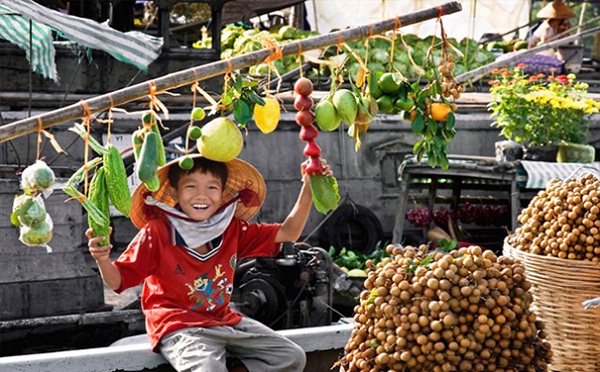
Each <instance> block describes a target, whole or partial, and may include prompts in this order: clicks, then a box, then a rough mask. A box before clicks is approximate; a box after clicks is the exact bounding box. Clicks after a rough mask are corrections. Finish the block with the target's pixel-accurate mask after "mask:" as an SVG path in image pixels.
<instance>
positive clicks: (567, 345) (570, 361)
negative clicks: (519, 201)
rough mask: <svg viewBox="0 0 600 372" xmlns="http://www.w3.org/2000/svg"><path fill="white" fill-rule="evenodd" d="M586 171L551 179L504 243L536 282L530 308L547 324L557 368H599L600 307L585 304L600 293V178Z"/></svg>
mask: <svg viewBox="0 0 600 372" xmlns="http://www.w3.org/2000/svg"><path fill="white" fill-rule="evenodd" d="M586 173H587V174H584V175H582V176H580V177H573V176H571V177H569V178H567V179H566V180H564V181H562V180H552V181H550V182H549V183H548V184H547V186H546V189H545V190H542V191H540V192H539V193H538V194H537V195H536V196H535V197H534V198H533V199H532V200H531V202H530V203H529V206H528V207H527V208H525V209H524V210H523V211H522V212H521V214H520V215H519V217H518V221H519V223H520V226H519V227H518V228H517V229H516V230H515V232H514V233H513V234H511V235H509V236H508V237H507V239H506V241H505V244H504V255H505V256H508V257H511V258H514V259H517V260H519V261H521V262H522V263H523V265H524V266H525V268H526V275H527V279H528V280H529V281H530V282H531V283H532V285H533V286H532V288H531V293H532V295H533V303H532V309H533V310H534V311H535V313H536V314H537V315H538V317H539V318H540V319H541V320H543V321H544V323H545V331H546V334H547V340H548V341H549V342H550V344H551V346H552V353H553V357H552V362H551V364H550V368H551V370H555V371H577V372H588V371H589V372H597V371H600V352H599V351H598V350H599V349H598V348H599V345H600V308H596V309H587V310H586V309H585V308H584V307H583V306H582V302H583V301H585V300H589V299H591V298H595V297H598V296H600V179H599V178H598V176H597V174H595V172H594V174H593V173H590V172H586Z"/></svg>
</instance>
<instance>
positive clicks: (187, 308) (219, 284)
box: [115, 217, 280, 351]
mask: <svg viewBox="0 0 600 372" xmlns="http://www.w3.org/2000/svg"><path fill="white" fill-rule="evenodd" d="M279 226H280V224H257V223H248V222H246V221H242V220H238V219H237V218H234V219H233V220H232V221H231V223H230V224H229V226H228V227H227V229H226V230H225V232H224V233H223V235H222V240H221V242H220V245H218V246H215V247H213V248H212V249H211V250H210V251H209V252H208V253H206V254H204V255H202V254H198V253H196V252H193V253H192V252H190V251H189V250H187V249H186V248H185V247H183V246H180V245H176V243H175V240H176V239H175V231H174V229H173V227H172V225H171V224H170V223H169V222H168V220H167V219H166V218H164V217H162V218H158V219H155V220H151V221H149V222H148V223H147V224H146V226H144V227H143V228H142V229H141V230H140V231H139V232H138V234H137V235H136V236H135V238H134V239H133V240H132V241H131V243H130V244H129V246H128V247H127V249H126V250H125V252H123V254H121V256H120V257H119V258H118V259H117V261H115V265H116V266H117V267H118V269H119V271H120V272H121V278H122V279H121V288H119V289H118V290H117V292H121V291H123V290H125V289H127V288H130V287H133V286H136V285H139V284H140V283H142V282H144V286H143V289H142V298H141V303H142V310H143V311H144V314H145V316H146V330H147V332H148V335H149V336H150V344H151V346H152V349H153V350H155V351H156V346H157V345H158V342H159V340H160V339H161V337H163V336H165V335H167V334H169V333H171V332H173V331H175V330H178V329H181V328H188V327H208V326H217V325H234V324H237V323H238V322H239V321H240V319H241V317H242V315H241V314H240V313H239V312H237V311H235V310H233V309H232V308H231V307H229V306H228V305H229V301H230V298H231V292H232V291H233V275H234V272H235V267H236V262H237V260H238V259H241V258H245V257H258V256H275V255H276V254H277V253H278V252H279V249H280V245H279V244H276V243H275V236H276V235H277V231H278V230H279Z"/></svg>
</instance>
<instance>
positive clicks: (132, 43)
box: [0, 0, 162, 71]
mask: <svg viewBox="0 0 600 372" xmlns="http://www.w3.org/2000/svg"><path fill="white" fill-rule="evenodd" d="M0 5H3V6H4V7H5V8H8V9H10V10H11V11H12V12H13V13H19V14H21V15H22V16H23V17H25V18H27V20H32V21H34V22H36V23H40V24H44V25H46V26H48V27H50V28H52V29H54V30H56V31H58V32H59V33H60V34H61V35H62V36H64V37H66V38H67V39H69V41H71V42H73V43H77V44H79V45H82V46H84V47H86V48H90V49H99V50H102V51H104V52H106V53H108V54H110V55H111V56H113V57H114V58H116V59H117V60H119V61H121V62H124V63H128V64H131V65H134V66H136V67H137V68H139V69H140V70H143V71H146V70H147V69H148V66H149V65H150V63H152V61H154V60H155V59H156V58H158V56H159V55H160V51H161V48H162V38H157V37H150V36H148V35H144V34H141V33H140V32H127V33H123V32H120V31H117V30H115V29H113V28H110V27H109V26H108V25H106V24H101V23H98V22H96V21H93V20H90V19H86V18H79V17H75V16H70V15H66V14H63V13H61V12H58V11H56V10H53V9H49V8H46V7H44V6H42V5H39V4H37V3H35V2H33V1H32V0H0ZM12 25H13V26H14V27H19V28H17V29H16V30H13V31H12V32H10V33H7V35H8V37H9V38H8V39H7V40H8V41H11V42H14V43H16V44H18V43H17V40H20V39H21V38H22V36H23V35H25V36H26V38H27V47H28V48H29V37H28V36H29V22H28V21H27V22H21V23H18V24H12ZM24 25H26V27H25V26H24ZM23 27H24V28H23ZM16 34H20V35H17V36H18V37H17V36H15V35H16ZM18 45H20V44H18Z"/></svg>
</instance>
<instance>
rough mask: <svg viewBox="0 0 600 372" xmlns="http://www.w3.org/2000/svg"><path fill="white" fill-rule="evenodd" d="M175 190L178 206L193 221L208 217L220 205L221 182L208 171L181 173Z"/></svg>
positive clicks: (221, 196) (221, 194) (221, 195)
mask: <svg viewBox="0 0 600 372" xmlns="http://www.w3.org/2000/svg"><path fill="white" fill-rule="evenodd" d="M175 191H176V193H175V196H176V198H177V202H178V203H179V207H180V208H181V210H182V211H183V212H184V213H185V214H187V215H188V216H189V217H190V218H191V219H193V220H195V221H204V220H206V219H208V218H209V217H210V216H212V215H213V214H214V213H215V212H216V211H217V209H219V207H221V205H222V198H223V184H222V183H221V180H220V179H219V178H218V177H216V176H215V175H213V174H212V173H210V172H203V171H201V170H198V171H195V172H192V173H189V174H184V175H182V176H181V178H180V179H179V182H177V188H176V190H175Z"/></svg>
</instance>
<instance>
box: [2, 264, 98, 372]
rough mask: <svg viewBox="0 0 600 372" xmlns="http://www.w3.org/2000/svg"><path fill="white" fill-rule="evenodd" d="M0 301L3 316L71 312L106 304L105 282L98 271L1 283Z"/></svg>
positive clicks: (92, 309) (8, 317)
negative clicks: (64, 276) (90, 273)
mask: <svg viewBox="0 0 600 372" xmlns="http://www.w3.org/2000/svg"><path fill="white" fill-rule="evenodd" d="M0 303H2V307H1V308H0V320H11V319H22V318H30V317H41V316H47V315H58V314H72V313H78V312H81V311H94V310H98V309H100V308H103V307H105V305H104V293H103V290H102V283H101V281H100V278H99V276H97V275H93V276H92V275H88V276H83V277H78V278H67V279H58V280H45V281H30V282H25V283H21V282H19V283H17V282H15V283H8V284H0ZM0 369H1V368H0Z"/></svg>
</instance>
